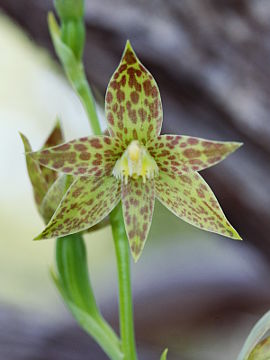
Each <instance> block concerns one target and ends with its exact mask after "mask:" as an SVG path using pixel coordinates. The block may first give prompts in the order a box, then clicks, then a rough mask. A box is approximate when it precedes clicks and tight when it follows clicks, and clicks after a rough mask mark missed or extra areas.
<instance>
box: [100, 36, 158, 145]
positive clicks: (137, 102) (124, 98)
mask: <svg viewBox="0 0 270 360" xmlns="http://www.w3.org/2000/svg"><path fill="white" fill-rule="evenodd" d="M105 111H106V118H107V121H108V128H109V131H110V134H111V136H113V137H118V138H120V139H121V140H123V142H124V143H125V144H126V145H128V144H129V143H130V142H131V141H132V140H141V141H142V143H143V144H145V143H146V142H147V140H148V139H153V138H155V137H156V136H157V135H159V133H160V129H161V125H162V105H161V99H160V94H159V90H158V86H157V84H156V82H155V80H154V78H153V76H152V75H151V74H150V73H149V71H147V70H146V69H145V67H144V66H143V65H142V64H141V63H140V61H139V59H138V58H137V56H136V54H135V52H134V50H133V49H132V47H131V45H130V42H129V41H127V44H126V47H125V50H124V53H123V56H122V60H121V62H120V64H119V66H118V68H117V69H116V71H115V73H114V74H113V76H112V78H111V80H110V82H109V85H108V88H107V92H106V97H105Z"/></svg>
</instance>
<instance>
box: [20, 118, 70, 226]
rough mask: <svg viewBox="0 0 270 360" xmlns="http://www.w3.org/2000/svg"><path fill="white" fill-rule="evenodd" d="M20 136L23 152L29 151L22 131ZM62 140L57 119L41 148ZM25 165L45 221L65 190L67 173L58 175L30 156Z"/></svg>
mask: <svg viewBox="0 0 270 360" xmlns="http://www.w3.org/2000/svg"><path fill="white" fill-rule="evenodd" d="M20 136H21V139H22V142H23V145H24V150H25V152H26V153H27V152H31V151H32V148H31V145H30V142H29V140H28V139H27V137H26V136H25V135H23V134H22V133H21V134H20ZM63 141H64V137H63V133H62V129H61V126H60V122H59V121H58V120H57V121H56V123H55V126H54V128H53V130H52V131H51V133H50V135H49V136H48V138H47V139H46V141H45V143H44V145H43V148H47V147H49V146H55V145H58V144H61V143H62V142H63ZM26 165H27V170H28V175H29V178H30V181H31V183H32V187H33V192H34V198H35V202H36V205H37V208H38V211H39V213H40V214H41V216H42V217H43V219H44V221H45V223H47V222H48V221H49V220H50V218H51V217H52V215H53V213H54V212H55V210H56V208H57V206H58V205H59V203H60V201H61V199H62V198H63V196H64V194H65V192H66V187H67V181H68V177H67V175H62V176H59V175H61V174H59V173H57V172H56V171H53V170H51V169H49V168H46V167H44V166H42V165H39V164H38V163H37V162H36V161H34V160H33V159H32V158H31V157H30V156H28V157H27V158H26Z"/></svg>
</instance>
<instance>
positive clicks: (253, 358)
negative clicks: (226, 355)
mask: <svg viewBox="0 0 270 360" xmlns="http://www.w3.org/2000/svg"><path fill="white" fill-rule="evenodd" d="M269 330H270V311H268V312H267V313H266V314H265V315H264V316H263V317H262V318H261V319H260V320H259V321H258V322H257V323H256V324H255V326H254V327H253V329H252V330H251V332H250V334H249V335H248V337H247V339H246V341H245V343H244V345H243V347H242V350H241V352H240V354H239V355H238V358H237V360H267V359H269V356H270V339H269V337H268V338H266V339H264V340H262V339H263V337H264V336H265V334H266V333H267V332H268V331H269Z"/></svg>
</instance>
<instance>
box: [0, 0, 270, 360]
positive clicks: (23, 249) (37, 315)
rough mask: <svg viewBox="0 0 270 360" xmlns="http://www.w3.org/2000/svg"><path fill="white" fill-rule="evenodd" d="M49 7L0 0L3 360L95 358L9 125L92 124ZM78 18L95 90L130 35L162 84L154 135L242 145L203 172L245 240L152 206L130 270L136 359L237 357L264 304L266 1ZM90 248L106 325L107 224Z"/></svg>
mask: <svg viewBox="0 0 270 360" xmlns="http://www.w3.org/2000/svg"><path fill="white" fill-rule="evenodd" d="M52 7H53V6H52V1H50V0H20V1H17V0H0V144H1V152H0V166H1V187H0V199H1V206H0V215H1V217H0V229H1V236H0V284H1V286H0V359H5V360H26V359H27V360H56V359H57V360H59V359H65V360H85V359H92V360H103V359H104V360H105V359H106V357H105V355H104V354H102V352H101V350H100V349H99V348H98V346H96V345H95V344H94V343H93V342H92V340H91V339H89V337H88V336H87V335H85V334H84V333H83V331H82V330H80V329H79V328H78V327H77V325H76V323H75V321H74V320H73V319H72V318H71V316H70V315H69V313H68V312H67V310H66V309H65V307H64V305H63V303H62V301H61V299H60V297H59V295H58V293H57V291H56V289H55V287H54V285H53V283H52V281H51V279H50V277H49V267H50V266H51V265H52V264H53V262H54V241H44V242H32V241H31V239H32V238H33V237H34V236H35V235H36V234H37V233H38V232H40V230H41V229H42V227H43V222H42V220H41V219H40V218H39V216H38V214H37V211H36V209H35V204H34V200H33V196H32V189H31V186H30V182H29V179H28V177H27V174H26V166H25V159H24V155H23V146H22V143H21V142H20V138H19V134H18V132H19V131H21V132H23V133H24V134H25V135H26V136H27V137H28V138H29V139H30V142H31V143H32V145H33V148H34V149H38V148H39V147H40V146H41V144H42V143H43V141H44V140H45V138H46V137H47V135H48V134H49V132H50V130H51V129H52V127H53V124H54V121H55V118H56V116H57V115H58V116H59V117H60V119H61V120H62V124H63V127H64V132H65V135H66V139H68V140H69V139H72V138H75V137H78V136H82V135H87V134H90V128H89V126H88V122H87V118H86V116H85V113H84V110H83V108H82V106H81V104H80V102H79V101H78V99H77V98H76V97H75V96H74V94H73V92H72V90H71V89H70V87H69V85H68V83H67V81H66V80H65V78H64V76H63V73H62V70H61V69H60V66H59V65H58V64H57V60H56V58H55V55H54V52H53V49H52V46H51V43H50V38H49V33H48V30H47V24H46V17H47V12H48V11H49V10H51V9H52ZM86 23H87V43H86V50H85V56H84V58H85V64H86V70H87V75H88V78H89V81H90V83H91V84H92V86H93V87H94V90H95V93H96V95H97V98H98V99H102V97H103V95H104V92H105V88H106V84H107V83H108V81H109V79H110V76H111V74H112V73H113V71H114V69H115V68H116V66H117V65H118V63H119V60H120V56H121V53H122V50H123V48H124V44H125V41H126V39H130V40H131V42H132V44H133V47H134V48H135V51H136V52H137V54H138V56H139V57H140V59H141V60H142V62H143V63H144V64H145V65H146V66H147V68H148V69H149V70H150V71H151V73H152V74H153V76H154V77H155V79H156V80H157V82H158V85H159V88H160V91H161V96H162V101H163V108H164V127H163V132H164V133H176V134H177V133H179V134H188V135H193V136H199V137H205V138H209V139H213V140H234V141H241V142H244V144H245V145H244V147H242V148H241V149H240V150H238V151H237V152H236V153H235V154H233V155H232V156H231V157H229V158H228V159H227V160H225V161H224V162H223V163H221V164H219V165H217V166H215V167H214V168H212V169H209V170H205V171H204V172H202V175H203V177H204V178H205V179H206V180H207V181H208V183H209V184H210V185H211V187H212V189H213V190H214V192H215V194H216V196H217V198H218V199H219V201H220V203H221V205H222V207H223V209H224V212H225V214H226V215H227V217H228V219H229V220H230V221H231V223H232V224H233V225H234V226H235V227H236V229H237V230H238V231H239V233H240V235H241V236H242V237H243V239H244V241H242V242H240V241H233V240H230V239H227V238H222V237H220V236H216V235H212V234H210V233H206V232H203V231H199V230H197V229H195V228H193V227H191V226H189V225H187V224H185V223H184V222H182V221H181V220H178V219H177V218H176V217H175V216H174V215H172V214H171V213H169V212H168V211H167V210H166V209H165V208H164V207H162V206H161V205H160V204H156V208H155V214H154V219H153V224H152V228H151V232H150V236H149V238H148V241H147V244H146V247H145V251H144V253H143V255H142V257H141V259H140V261H139V262H138V263H137V264H136V265H133V266H132V274H133V291H134V300H135V325H136V333H137V342H138V349H139V354H140V360H151V359H158V358H159V355H160V353H161V351H162V350H163V349H164V348H165V347H168V348H169V350H170V351H169V356H168V360H176V359H177V360H179V359H180V360H195V359H196V360H198V359H200V360H234V359H236V357H237V355H238V353H239V351H240V349H241V346H242V344H243V341H244V339H245V338H246V337H247V335H248V333H249V331H250V329H251V327H252V326H253V325H254V323H255V322H256V321H257V320H258V319H259V317H260V316H261V315H262V314H263V313H264V312H265V311H267V310H268V309H270V288H269V281H270V280H269V274H270V268H269V265H270V235H269V234H270V182H269V179H270V120H269V117H270V81H269V80H270V2H269V1H267V0H219V1H215V0H166V1H164V0H163V1H162V0H149V1H147V2H146V1H143V0H141V1H136V2H134V1H131V0H129V1H128V0H113V1H112V0H86ZM101 102H102V101H101ZM101 114H102V110H101ZM104 126H105V125H104ZM86 243H87V247H88V256H89V264H90V265H89V266H90V270H91V278H92V282H93V284H94V288H95V291H96V293H97V298H98V301H99V303H100V305H101V308H102V311H103V313H104V315H105V317H106V318H107V319H108V320H109V321H110V322H111V323H112V324H113V326H114V327H115V328H117V327H118V324H117V283H116V269H115V268H116V266H115V260H114V249H113V242H112V238H111V233H110V228H106V229H103V230H100V231H98V232H96V233H94V234H91V235H87V237H86Z"/></svg>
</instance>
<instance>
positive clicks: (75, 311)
mask: <svg viewBox="0 0 270 360" xmlns="http://www.w3.org/2000/svg"><path fill="white" fill-rule="evenodd" d="M51 275H52V278H53V280H54V282H55V285H56V286H57V288H58V290H59V292H60V293H61V295H62V297H63V299H64V301H65V303H66V304H67V306H68V308H69V309H70V311H71V313H72V315H73V316H74V318H75V319H76V320H77V321H78V323H79V324H80V325H81V327H82V328H83V329H84V330H85V331H86V332H87V333H88V334H89V335H91V336H92V337H93V339H94V340H95V341H96V342H97V343H98V344H99V345H100V347H101V348H102V349H103V350H104V352H105V353H106V354H107V355H108V356H109V358H110V359H112V360H123V359H124V355H123V353H122V352H121V349H120V344H119V341H118V340H117V341H114V340H113V338H112V337H111V336H110V334H109V333H108V332H106V330H105V329H104V327H103V326H102V324H101V323H100V321H98V320H97V319H96V318H94V317H93V316H91V315H89V314H88V313H87V312H86V311H84V310H82V309H81V308H79V307H78V306H77V305H76V304H74V302H73V301H71V300H70V298H69V296H68V294H67V292H66V290H65V288H64V287H63V283H62V282H61V280H60V279H59V278H58V277H57V275H56V274H55V273H54V272H53V271H51Z"/></svg>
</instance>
